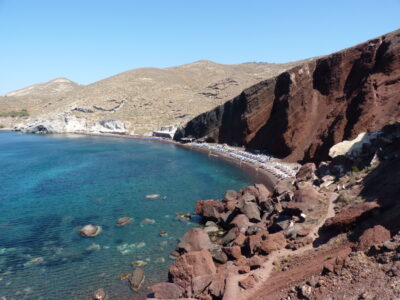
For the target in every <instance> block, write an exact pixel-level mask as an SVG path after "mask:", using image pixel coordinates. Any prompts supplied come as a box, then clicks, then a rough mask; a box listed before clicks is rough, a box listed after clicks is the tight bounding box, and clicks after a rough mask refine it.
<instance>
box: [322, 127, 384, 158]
mask: <svg viewBox="0 0 400 300" xmlns="http://www.w3.org/2000/svg"><path fill="white" fill-rule="evenodd" d="M379 134H380V132H370V133H365V132H362V133H360V134H359V135H358V136H357V137H356V138H355V139H353V140H351V141H343V142H340V143H337V144H336V145H334V146H332V147H331V148H330V149H329V156H330V157H332V158H335V157H336V156H339V155H346V156H354V157H356V156H358V155H359V154H360V152H361V151H362V149H363V147H364V146H367V145H369V144H370V143H371V141H372V140H373V139H376V138H377V137H378V136H379Z"/></svg>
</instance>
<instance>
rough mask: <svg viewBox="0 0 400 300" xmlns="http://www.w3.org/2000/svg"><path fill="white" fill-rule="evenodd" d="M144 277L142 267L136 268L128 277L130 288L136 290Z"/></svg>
mask: <svg viewBox="0 0 400 300" xmlns="http://www.w3.org/2000/svg"><path fill="white" fill-rule="evenodd" d="M144 279H145V275H144V271H143V270H142V269H139V268H136V269H135V271H133V273H132V274H131V277H130V278H129V284H130V287H131V289H132V290H134V291H135V292H137V291H138V290H139V289H140V287H141V286H142V284H143V282H144Z"/></svg>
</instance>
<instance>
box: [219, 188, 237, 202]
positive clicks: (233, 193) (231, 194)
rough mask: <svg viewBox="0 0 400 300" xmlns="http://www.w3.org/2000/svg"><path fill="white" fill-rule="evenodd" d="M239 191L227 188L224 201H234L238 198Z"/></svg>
mask: <svg viewBox="0 0 400 300" xmlns="http://www.w3.org/2000/svg"><path fill="white" fill-rule="evenodd" d="M237 196H238V195H237V192H236V191H234V190H227V191H226V192H225V196H224V199H223V201H225V202H226V201H232V200H236V199H237Z"/></svg>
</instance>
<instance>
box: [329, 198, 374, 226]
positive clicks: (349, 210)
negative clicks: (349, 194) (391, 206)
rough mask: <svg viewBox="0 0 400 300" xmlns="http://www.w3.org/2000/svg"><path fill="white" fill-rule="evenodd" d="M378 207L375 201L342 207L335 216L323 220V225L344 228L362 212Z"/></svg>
mask: <svg viewBox="0 0 400 300" xmlns="http://www.w3.org/2000/svg"><path fill="white" fill-rule="evenodd" d="M377 207H379V204H378V203H376V202H362V203H357V204H354V205H352V206H349V207H346V208H344V209H342V210H341V211H340V212H339V213H338V214H336V216H334V217H332V218H329V219H328V220H326V221H325V224H324V227H327V228H331V229H339V230H343V229H346V228H347V227H348V226H349V225H350V224H352V223H354V222H355V221H357V220H358V218H360V217H362V216H363V215H364V214H367V213H368V212H370V211H372V210H373V209H375V208H377Z"/></svg>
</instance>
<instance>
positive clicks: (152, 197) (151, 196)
mask: <svg viewBox="0 0 400 300" xmlns="http://www.w3.org/2000/svg"><path fill="white" fill-rule="evenodd" d="M158 197H160V195H159V194H150V195H146V198H147V199H155V198H158Z"/></svg>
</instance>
